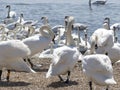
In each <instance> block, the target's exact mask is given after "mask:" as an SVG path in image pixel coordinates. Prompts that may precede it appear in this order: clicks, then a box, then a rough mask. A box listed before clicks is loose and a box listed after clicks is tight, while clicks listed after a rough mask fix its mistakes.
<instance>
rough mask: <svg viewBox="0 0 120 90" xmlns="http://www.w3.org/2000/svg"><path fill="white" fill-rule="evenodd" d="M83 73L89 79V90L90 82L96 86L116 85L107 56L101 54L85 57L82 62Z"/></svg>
mask: <svg viewBox="0 0 120 90" xmlns="http://www.w3.org/2000/svg"><path fill="white" fill-rule="evenodd" d="M82 67H83V72H84V73H85V75H86V76H87V77H88V79H89V81H90V82H89V84H90V90H92V86H91V85H92V81H93V82H94V83H96V84H98V85H105V86H107V89H106V90H108V86H109V85H112V84H116V81H115V80H114V77H113V68H112V64H111V61H110V59H109V57H108V56H106V55H102V54H95V55H87V56H85V57H84V58H83V60H82Z"/></svg>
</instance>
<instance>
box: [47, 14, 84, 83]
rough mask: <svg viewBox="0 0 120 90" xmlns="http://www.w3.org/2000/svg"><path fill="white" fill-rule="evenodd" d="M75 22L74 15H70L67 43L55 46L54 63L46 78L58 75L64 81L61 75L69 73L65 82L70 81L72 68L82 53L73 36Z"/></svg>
mask: <svg viewBox="0 0 120 90" xmlns="http://www.w3.org/2000/svg"><path fill="white" fill-rule="evenodd" d="M73 23H74V17H72V16H69V17H68V29H67V32H66V33H67V35H66V36H67V37H66V39H68V40H67V43H66V44H67V45H64V46H62V47H58V48H55V49H54V50H53V58H52V63H51V64H50V66H49V69H48V72H47V73H46V78H49V77H51V76H58V77H59V79H60V80H61V81H64V80H63V78H62V77H61V76H60V75H64V74H67V79H66V81H65V83H69V78H70V74H71V71H72V69H73V68H74V66H75V64H76V62H77V61H79V59H80V58H81V57H82V54H81V53H80V52H79V51H78V49H77V48H76V47H75V42H74V40H73V38H72V36H71V29H72V24H73Z"/></svg>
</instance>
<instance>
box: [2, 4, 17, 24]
mask: <svg viewBox="0 0 120 90" xmlns="http://www.w3.org/2000/svg"><path fill="white" fill-rule="evenodd" d="M6 8H8V14H7V17H6V19H5V20H4V23H5V24H9V23H12V22H14V21H15V20H14V19H15V18H16V16H17V14H16V12H15V11H11V6H10V5H7V6H6Z"/></svg>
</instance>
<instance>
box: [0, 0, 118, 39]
mask: <svg viewBox="0 0 120 90" xmlns="http://www.w3.org/2000/svg"><path fill="white" fill-rule="evenodd" d="M10 1H11V0H5V1H4V3H3V2H0V4H1V6H0V20H2V19H3V18H5V17H6V15H7V14H6V13H7V9H6V8H5V6H6V5H7V4H10V5H11V9H12V10H13V11H16V13H17V16H19V15H20V13H23V14H24V18H25V19H26V20H29V19H32V20H38V21H39V25H41V21H40V18H41V17H42V16H47V17H48V18H49V23H50V24H51V25H52V26H54V25H58V24H62V25H64V17H65V16H66V15H72V16H74V17H75V22H79V23H84V24H87V25H88V33H89V36H90V35H91V34H92V33H93V31H94V30H96V29H97V28H100V27H102V23H103V20H104V18H105V17H110V19H111V24H114V23H117V22H120V0H108V2H107V4H106V5H100V6H92V10H90V8H89V6H88V0H86V1H85V0H60V1H57V2H55V0H50V1H49V0H48V1H49V3H48V2H47V1H45V0H35V1H34V0H31V2H30V0H26V2H24V0H23V2H22V0H21V2H20V3H18V0H16V1H14V0H12V1H11V2H10ZM28 1H29V2H28ZM33 1H34V2H33ZM53 1H54V2H53ZM118 37H119V39H120V33H119V32H118Z"/></svg>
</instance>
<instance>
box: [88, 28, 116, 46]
mask: <svg viewBox="0 0 120 90" xmlns="http://www.w3.org/2000/svg"><path fill="white" fill-rule="evenodd" d="M94 40H95V41H96V45H98V46H105V47H107V48H110V47H112V46H113V45H114V32H113V30H107V29H105V28H99V29H97V30H95V31H94V32H93V34H92V35H91V37H90V41H91V42H92V41H94Z"/></svg>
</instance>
